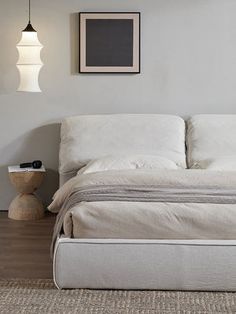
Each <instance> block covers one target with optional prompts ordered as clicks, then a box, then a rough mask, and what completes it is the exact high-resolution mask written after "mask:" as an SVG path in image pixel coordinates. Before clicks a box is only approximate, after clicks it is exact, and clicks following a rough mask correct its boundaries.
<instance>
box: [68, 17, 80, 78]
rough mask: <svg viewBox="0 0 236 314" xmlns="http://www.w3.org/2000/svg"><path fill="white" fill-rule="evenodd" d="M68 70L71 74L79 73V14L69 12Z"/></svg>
mask: <svg viewBox="0 0 236 314" xmlns="http://www.w3.org/2000/svg"><path fill="white" fill-rule="evenodd" d="M70 48H71V49H70V51H71V56H70V59H71V62H70V67H71V69H70V71H71V74H72V75H76V74H79V73H78V72H79V14H78V13H72V14H70Z"/></svg>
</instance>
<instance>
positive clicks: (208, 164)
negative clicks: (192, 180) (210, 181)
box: [192, 155, 236, 171]
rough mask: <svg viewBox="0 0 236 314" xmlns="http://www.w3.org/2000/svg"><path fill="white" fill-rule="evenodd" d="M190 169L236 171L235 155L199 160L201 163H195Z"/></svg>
mask: <svg viewBox="0 0 236 314" xmlns="http://www.w3.org/2000/svg"><path fill="white" fill-rule="evenodd" d="M192 168H195V169H196V168H199V169H207V170H215V171H236V155H235V156H224V157H218V158H217V159H205V160H201V162H196V163H195V164H194V165H193V167H192Z"/></svg>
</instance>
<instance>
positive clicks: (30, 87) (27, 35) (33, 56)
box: [16, 0, 43, 92]
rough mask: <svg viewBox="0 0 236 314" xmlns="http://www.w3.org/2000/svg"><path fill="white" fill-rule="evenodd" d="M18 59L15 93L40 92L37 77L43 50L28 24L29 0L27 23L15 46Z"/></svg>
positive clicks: (35, 33)
mask: <svg viewBox="0 0 236 314" xmlns="http://www.w3.org/2000/svg"><path fill="white" fill-rule="evenodd" d="M16 47H17V49H18V52H19V59H18V62H17V64H16V65H17V68H18V70H19V72H20V85H19V87H18V90H17V91H20V92H41V89H40V87H39V83H38V77H39V72H40V69H41V67H42V66H43V63H42V61H41V58H40V51H41V49H42V48H43V46H42V44H41V43H40V41H39V40H38V36H37V32H36V30H35V29H34V28H33V26H32V25H31V22H30V0H29V22H28V25H27V26H26V28H25V29H24V30H23V31H22V37H21V40H20V42H19V43H18V44H17V46H16Z"/></svg>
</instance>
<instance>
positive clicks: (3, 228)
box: [0, 212, 55, 279]
mask: <svg viewBox="0 0 236 314" xmlns="http://www.w3.org/2000/svg"><path fill="white" fill-rule="evenodd" d="M54 222H55V215H52V214H49V213H47V214H46V216H45V217H44V218H43V219H40V220H36V221H17V220H12V219H9V218H8V217H7V212H0V278H42V279H44V278H52V260H51V259H50V253H49V248H50V243H51V237H52V231H53V225H54Z"/></svg>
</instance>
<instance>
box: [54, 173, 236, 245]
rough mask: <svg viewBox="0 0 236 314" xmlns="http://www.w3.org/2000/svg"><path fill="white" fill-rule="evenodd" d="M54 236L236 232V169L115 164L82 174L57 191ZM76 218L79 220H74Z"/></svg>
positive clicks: (189, 235) (179, 235)
mask: <svg viewBox="0 0 236 314" xmlns="http://www.w3.org/2000/svg"><path fill="white" fill-rule="evenodd" d="M49 210H51V211H53V212H58V216H57V221H56V224H55V228H54V235H53V242H54V241H55V239H56V237H57V235H58V234H59V233H60V232H61V230H62V227H63V224H64V229H65V231H66V233H67V235H70V236H74V237H91V238H92V237H107V238H112V237H116V238H124V237H125V238H126V237H128V238H132V237H133V238H143V237H145V238H156V239H160V238H209V237H210V238H212V237H213V238H218V237H221V238H222V237H223V238H234V239H235V238H236V230H234V229H235V224H236V172H220V171H219V172H217V171H207V170H153V169H152V170H150V169H148V170H144V169H138V170H119V171H118V170H111V171H101V172H94V173H88V174H82V175H78V176H76V177H74V178H73V179H71V180H69V181H68V182H67V183H66V184H65V185H64V186H62V187H61V188H60V189H59V190H58V191H57V192H56V194H55V196H54V200H53V202H52V204H51V205H50V206H49ZM75 224H76V225H75Z"/></svg>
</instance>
